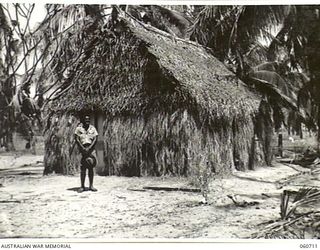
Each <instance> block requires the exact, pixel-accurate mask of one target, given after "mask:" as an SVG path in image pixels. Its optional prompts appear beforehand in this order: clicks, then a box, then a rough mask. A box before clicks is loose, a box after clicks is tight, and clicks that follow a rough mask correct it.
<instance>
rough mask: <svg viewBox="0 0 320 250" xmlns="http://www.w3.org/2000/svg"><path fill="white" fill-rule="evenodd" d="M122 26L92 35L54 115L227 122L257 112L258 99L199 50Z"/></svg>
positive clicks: (135, 25) (141, 27)
mask: <svg viewBox="0 0 320 250" xmlns="http://www.w3.org/2000/svg"><path fill="white" fill-rule="evenodd" d="M121 25H122V28H121V33H119V35H118V36H117V38H116V39H112V38H110V37H111V36H110V32H109V31H102V32H100V33H99V34H98V35H97V37H98V38H97V39H96V42H95V43H93V45H92V46H93V48H92V50H91V54H90V55H89V56H87V58H86V60H83V62H82V63H81V65H77V72H76V74H75V76H73V79H71V80H70V79H69V80H70V81H71V83H72V82H75V83H76V84H73V87H72V88H70V89H69V91H68V92H67V93H66V94H65V95H64V96H62V97H61V98H59V100H58V101H56V102H54V104H53V105H52V108H53V109H54V110H56V111H80V110H83V109H87V110H88V109H92V110H96V109H100V110H102V111H105V112H106V113H107V114H110V115H111V116H115V115H117V114H120V113H125V114H127V115H134V114H141V113H143V112H146V113H148V112H154V110H155V109H159V111H161V112H162V111H163V112H167V111H168V110H174V109H175V108H178V109H179V108H181V109H185V108H188V109H192V110H194V111H197V112H196V113H197V114H198V115H199V117H200V116H202V115H201V114H203V115H205V116H202V117H210V118H211V119H219V118H221V119H224V118H225V117H227V120H231V121H232V120H233V119H234V118H236V117H237V118H240V119H247V118H249V116H251V115H252V113H253V112H255V111H257V109H258V105H259V101H258V98H257V97H256V96H255V95H254V94H253V93H251V92H250V91H249V90H248V89H247V87H246V86H245V84H244V83H243V82H241V81H240V80H239V79H237V78H236V76H235V75H234V74H233V73H231V72H230V71H229V70H228V69H227V68H226V67H225V66H224V64H223V63H222V62H220V61H219V60H217V59H216V58H215V57H214V56H213V55H212V54H211V53H210V52H209V51H208V50H207V49H206V48H204V47H203V46H200V45H198V44H196V43H193V42H190V41H185V40H182V39H178V38H175V37H172V36H171V35H169V34H167V33H165V32H162V31H160V30H158V29H156V28H153V27H151V26H148V25H145V24H142V23H139V22H136V21H133V20H131V19H128V18H122V20H121ZM149 109H151V110H149ZM148 110H149V111H148ZM206 119H207V118H206Z"/></svg>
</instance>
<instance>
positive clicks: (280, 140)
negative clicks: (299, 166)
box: [278, 133, 283, 157]
mask: <svg viewBox="0 0 320 250" xmlns="http://www.w3.org/2000/svg"><path fill="white" fill-rule="evenodd" d="M278 152H279V156H280V157H282V156H283V140H282V133H279V135H278Z"/></svg>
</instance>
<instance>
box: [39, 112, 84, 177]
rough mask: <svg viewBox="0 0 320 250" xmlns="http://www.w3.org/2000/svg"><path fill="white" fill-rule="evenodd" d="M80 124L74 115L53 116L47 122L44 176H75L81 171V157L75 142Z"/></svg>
mask: <svg viewBox="0 0 320 250" xmlns="http://www.w3.org/2000/svg"><path fill="white" fill-rule="evenodd" d="M78 123H79V121H78V120H77V119H76V118H75V117H74V116H72V115H61V116H60V115H53V116H52V117H51V118H50V119H49V120H48V121H47V128H48V129H47V130H46V132H45V154H44V163H45V169H44V174H49V173H52V172H55V173H61V174H74V173H77V172H78V171H79V166H80V156H79V151H78V148H77V146H76V145H75V141H74V131H75V129H76V127H77V125H78Z"/></svg>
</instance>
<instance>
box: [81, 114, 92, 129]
mask: <svg viewBox="0 0 320 250" xmlns="http://www.w3.org/2000/svg"><path fill="white" fill-rule="evenodd" d="M80 119H81V123H82V124H83V125H84V126H85V127H88V126H89V125H90V116H89V115H88V114H84V115H82V116H81V118H80Z"/></svg>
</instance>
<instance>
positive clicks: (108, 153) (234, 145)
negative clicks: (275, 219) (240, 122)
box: [100, 111, 254, 176]
mask: <svg viewBox="0 0 320 250" xmlns="http://www.w3.org/2000/svg"><path fill="white" fill-rule="evenodd" d="M104 127H105V132H104V139H105V164H106V165H105V169H104V170H102V171H101V172H100V174H106V175H126V176H147V175H155V176H162V175H178V176H183V175H193V174H194V173H195V172H196V171H198V169H197V168H199V165H205V166H206V167H207V168H210V170H211V171H212V172H215V173H217V174H227V173H230V172H231V171H232V170H233V169H234V166H235V155H234V154H235V151H236V152H237V160H238V161H239V162H241V164H242V167H241V170H245V169H248V168H250V157H252V156H251V154H252V153H254V150H252V148H251V146H252V138H253V135H254V128H253V123H252V122H250V121H249V122H247V123H246V125H245V127H243V128H241V129H238V131H236V133H234V130H233V129H232V127H231V126H230V127H229V128H224V129H222V128H217V129H216V131H212V130H211V131H210V130H208V129H205V128H201V127H199V126H198V125H197V124H196V122H195V120H194V119H193V117H192V116H191V115H189V114H188V112H187V111H177V112H175V113H172V114H165V113H158V114H154V115H152V116H150V117H149V118H148V119H145V118H137V117H131V118H130V117H127V118H124V117H122V118H114V119H112V120H106V121H105V125H104ZM230 149H231V150H230Z"/></svg>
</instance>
